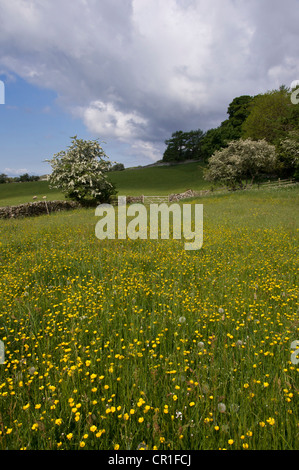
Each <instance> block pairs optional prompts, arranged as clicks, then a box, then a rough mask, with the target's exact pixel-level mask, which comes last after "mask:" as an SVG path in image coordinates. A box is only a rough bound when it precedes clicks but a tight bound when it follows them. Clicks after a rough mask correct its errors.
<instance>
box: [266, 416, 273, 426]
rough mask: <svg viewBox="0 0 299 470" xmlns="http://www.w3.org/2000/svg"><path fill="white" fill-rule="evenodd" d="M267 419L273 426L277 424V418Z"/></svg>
mask: <svg viewBox="0 0 299 470" xmlns="http://www.w3.org/2000/svg"><path fill="white" fill-rule="evenodd" d="M266 421H267V423H269V424H270V426H273V425H274V424H275V419H274V418H268V419H267V420H266Z"/></svg>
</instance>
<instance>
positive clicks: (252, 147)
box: [204, 139, 277, 189]
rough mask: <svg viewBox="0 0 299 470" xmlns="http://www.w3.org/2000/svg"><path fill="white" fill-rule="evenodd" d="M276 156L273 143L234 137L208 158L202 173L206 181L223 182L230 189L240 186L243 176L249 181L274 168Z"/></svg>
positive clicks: (242, 182)
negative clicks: (233, 139) (235, 138)
mask: <svg viewBox="0 0 299 470" xmlns="http://www.w3.org/2000/svg"><path fill="white" fill-rule="evenodd" d="M276 167H277V158H276V153H275V146H274V145H271V144H268V143H267V142H266V141H265V140H260V141H253V140H251V139H246V140H242V139H240V140H236V141H232V142H230V143H229V145H228V146H227V147H226V148H224V149H222V150H219V151H216V152H215V154H214V155H212V157H211V158H210V160H209V164H208V167H207V169H206V171H205V174H204V177H205V179H206V180H207V181H213V182H224V183H225V184H227V186H230V187H231V188H232V189H236V188H237V187H240V188H243V187H244V180H246V183H247V180H248V179H250V180H251V184H253V182H254V180H255V179H257V178H258V177H261V176H263V175H265V174H269V172H271V171H275V169H276Z"/></svg>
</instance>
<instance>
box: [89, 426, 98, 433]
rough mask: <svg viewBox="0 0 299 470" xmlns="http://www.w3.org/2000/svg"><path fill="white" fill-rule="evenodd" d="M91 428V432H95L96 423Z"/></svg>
mask: <svg viewBox="0 0 299 470" xmlns="http://www.w3.org/2000/svg"><path fill="white" fill-rule="evenodd" d="M89 429H90V431H91V432H95V431H96V430H97V427H96V426H95V425H93V426H91V427H90V428H89Z"/></svg>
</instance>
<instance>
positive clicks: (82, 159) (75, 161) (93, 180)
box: [46, 136, 116, 204]
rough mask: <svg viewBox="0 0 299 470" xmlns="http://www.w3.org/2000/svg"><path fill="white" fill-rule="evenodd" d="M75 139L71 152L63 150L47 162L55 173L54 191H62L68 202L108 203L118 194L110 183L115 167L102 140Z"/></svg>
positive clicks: (51, 176) (53, 176) (52, 183)
mask: <svg viewBox="0 0 299 470" xmlns="http://www.w3.org/2000/svg"><path fill="white" fill-rule="evenodd" d="M71 139H72V141H71V145H70V146H69V147H68V150H67V151H65V150H62V151H60V152H58V153H56V154H54V156H53V158H52V159H51V160H46V161H47V162H49V163H50V164H51V166H52V169H53V171H52V173H51V175H50V177H49V183H50V187H51V188H58V189H60V190H61V191H62V192H63V193H64V194H65V196H66V197H67V198H70V199H73V200H75V201H79V202H81V203H82V204H94V203H103V202H108V201H109V200H110V197H111V196H112V195H114V194H115V193H116V190H115V187H114V185H113V184H112V183H111V181H109V180H108V179H107V175H106V173H107V172H108V171H109V169H110V167H111V163H110V161H109V160H108V157H107V155H106V154H105V152H104V150H103V149H102V147H101V146H100V144H99V142H98V139H97V140H89V141H86V140H82V139H78V138H77V136H74V137H71ZM106 159H107V160H106Z"/></svg>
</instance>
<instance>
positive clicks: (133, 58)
mask: <svg viewBox="0 0 299 470" xmlns="http://www.w3.org/2000/svg"><path fill="white" fill-rule="evenodd" d="M298 6H299V4H298V0H284V1H283V2H282V1H281V0H0V80H2V82H3V83H4V87H5V104H1V105H0V123H1V126H0V138H1V140H0V173H1V172H4V173H6V174H9V175H17V174H20V173H24V172H28V173H30V174H44V173H47V172H49V170H50V168H49V164H47V163H44V160H45V159H46V158H51V157H52V155H53V154H54V153H56V152H58V151H60V150H63V149H66V148H67V146H68V145H69V144H70V137H71V136H73V135H75V134H77V135H78V137H80V138H84V139H99V140H100V141H103V142H105V143H103V148H104V150H105V152H106V153H107V155H108V156H109V157H110V159H111V160H114V161H119V162H122V163H124V165H125V166H126V167H129V166H134V165H145V164H149V163H152V162H154V161H157V160H159V159H161V158H162V155H163V151H164V150H165V144H164V141H165V139H167V138H169V137H170V136H171V134H172V132H174V131H176V130H180V129H181V130H184V131H187V130H191V129H198V128H200V129H203V130H204V131H206V130H208V129H210V128H212V127H217V126H218V125H219V124H220V123H221V121H223V120H224V119H226V118H227V114H226V111H227V108H228V105H229V103H230V102H231V101H232V100H233V98H234V97H236V96H240V95H243V94H249V95H254V94H257V93H260V92H265V91H267V90H270V89H275V88H278V87H279V86H280V85H282V84H285V85H287V86H290V85H291V83H292V81H294V80H297V79H299V28H298V25H299V8H298ZM0 98H1V96H0ZM0 101H1V100H0Z"/></svg>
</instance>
